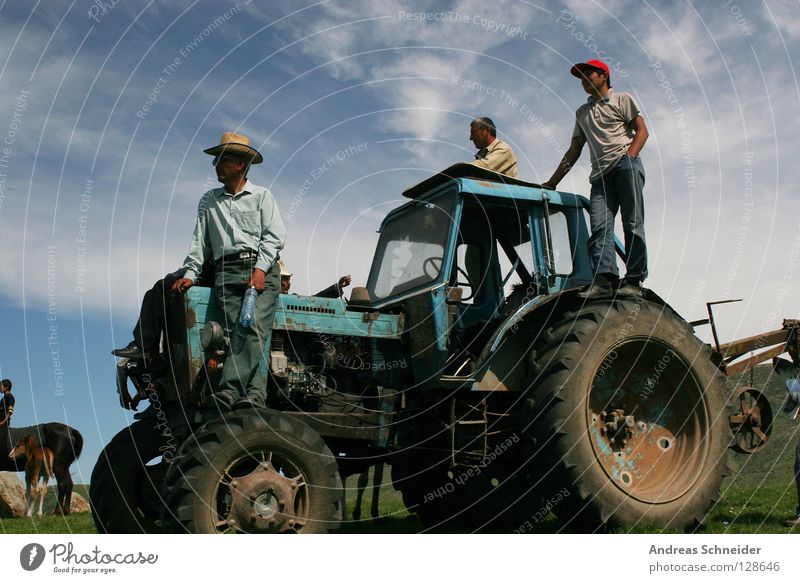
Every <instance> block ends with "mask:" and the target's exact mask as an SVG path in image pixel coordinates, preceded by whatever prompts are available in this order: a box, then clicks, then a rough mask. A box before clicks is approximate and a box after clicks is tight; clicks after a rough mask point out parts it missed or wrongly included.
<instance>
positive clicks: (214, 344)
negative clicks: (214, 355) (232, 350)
mask: <svg viewBox="0 0 800 583" xmlns="http://www.w3.org/2000/svg"><path fill="white" fill-rule="evenodd" d="M200 345H201V346H202V347H203V350H204V351H206V352H210V351H216V350H222V349H224V348H225V331H224V330H223V329H222V326H220V325H219V324H217V323H216V322H214V321H213V320H209V321H208V322H206V325H205V326H203V331H202V332H200Z"/></svg>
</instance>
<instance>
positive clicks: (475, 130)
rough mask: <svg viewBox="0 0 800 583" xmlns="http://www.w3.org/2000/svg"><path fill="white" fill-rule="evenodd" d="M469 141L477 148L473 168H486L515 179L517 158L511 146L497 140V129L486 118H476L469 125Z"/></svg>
mask: <svg viewBox="0 0 800 583" xmlns="http://www.w3.org/2000/svg"><path fill="white" fill-rule="evenodd" d="M469 139H470V141H471V142H472V143H473V144H475V147H476V148H478V152H477V153H476V154H475V161H474V162H473V164H475V166H480V167H481V168H488V169H489V170H494V171H495V172H499V173H500V174H505V175H506V176H510V177H511V178H516V177H517V158H516V156H514V152H513V150H511V146H509V145H508V144H506V143H505V142H502V141H500V140H498V139H497V128H496V127H495V125H494V122H493V121H492V120H491V119H489V118H488V117H476V118H475V119H474V120H472V123H471V124H469Z"/></svg>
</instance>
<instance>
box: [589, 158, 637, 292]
mask: <svg viewBox="0 0 800 583" xmlns="http://www.w3.org/2000/svg"><path fill="white" fill-rule="evenodd" d="M591 184H592V190H591V195H590V197H589V221H590V222H591V227H592V235H591V237H589V255H590V257H591V259H592V267H593V268H594V273H595V275H601V274H602V275H606V276H609V277H613V278H617V277H619V270H618V269H617V255H616V250H615V248H614V219H615V217H616V216H617V211H620V214H621V215H622V230H623V232H624V233H625V267H626V274H625V277H626V278H627V279H629V280H638V281H643V280H644V279H645V278H646V277H647V247H646V245H645V242H644V197H643V196H642V190H643V189H644V166H643V165H642V161H641V159H640V158H638V157H637V158H633V159H632V158H629V157H628V156H627V155H626V156H623V157H622V158H620V160H619V161H618V162H617V163H616V164H615V165H614V167H613V168H612V169H611V170H608V171H607V172H606V173H605V174H603V175H602V176H600V177H598V178H596V179H594V180H593V181H592V183H591Z"/></svg>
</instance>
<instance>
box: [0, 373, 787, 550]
mask: <svg viewBox="0 0 800 583" xmlns="http://www.w3.org/2000/svg"><path fill="white" fill-rule="evenodd" d="M770 370H771V367H769V366H768V365H767V366H761V367H757V368H756V369H755V370H754V372H753V374H752V378H751V374H750V373H746V374H744V375H740V376H739V377H736V378H733V379H730V380H729V383H728V384H729V388H730V389H731V391H733V390H734V389H735V388H736V387H737V386H742V385H747V386H754V387H756V388H758V389H759V390H763V391H764V392H765V394H766V395H767V397H768V399H769V402H770V404H771V405H772V407H773V413H774V415H775V423H774V427H773V432H772V436H771V438H770V442H769V443H768V444H767V446H766V447H765V448H764V450H763V451H761V452H760V453H758V454H755V455H750V456H748V455H742V454H737V453H734V452H730V454H729V456H728V465H729V467H730V470H731V474H730V476H729V477H728V478H726V479H725V481H724V482H723V485H722V499H721V501H720V502H719V503H718V504H717V505H716V506H714V508H712V509H711V511H710V512H709V515H708V518H707V520H706V523H705V524H704V525H703V526H702V527H701V528H700V529H698V531H697V532H698V533H708V534H722V533H759V534H761V533H781V534H784V533H787V532H794V533H800V528H797V527H795V528H794V529H789V528H786V527H783V526H781V524H780V521H781V519H783V518H787V517H790V516H792V515H793V513H794V508H795V488H794V481H793V464H794V450H795V446H796V444H797V440H798V439H800V422H791V421H789V420H788V419H786V417H785V416H784V415H782V414H781V413H780V412H779V410H778V409H779V407H780V404H781V402H782V400H783V397H784V395H785V389H784V388H783V386H782V384H781V383H780V382H779V381H778V380H776V379H775V378H771V377H770ZM390 473H391V472H390V471H389V470H388V468H387V470H386V471H385V472H384V483H383V486H382V488H381V498H380V513H381V516H382V518H381V519H380V520H379V521H373V520H372V518H371V517H370V515H369V508H370V500H371V495H372V493H371V489H368V490H367V492H366V493H365V495H364V500H363V502H362V508H361V510H362V519H361V521H359V522H352V521H351V522H346V523H344V524H342V526H341V527H340V529H339V532H341V533H350V534H353V533H359V534H366V533H416V532H421V531H424V530H425V529H424V528H423V526H422V524H421V523H420V521H419V519H418V518H417V517H416V515H414V514H410V513H409V512H408V511H407V510H406V509H405V507H404V506H403V502H402V500H401V498H400V494H399V492H396V491H395V490H394V489H393V488H392V485H391V483H390V481H389V475H390ZM355 481H356V480H355V478H350V480H348V486H349V489H348V507H349V509H350V512H352V508H353V505H354V502H355ZM51 490H53V489H52V488H51ZM86 490H87V488H86V486H85V485H84V486H76V487H75V491H76V492H78V493H79V494H81V495H82V496H84V497H86ZM52 497H53V494H52V492H51V493H50V494H49V495H48V499H47V500H46V508H48V507H50V508H51V507H52V506H53V505H54V501H53V500H52ZM524 521H525V518H521V522H524ZM531 522H533V521H531ZM568 530H569V529H568V527H567V526H565V525H564V524H563V523H562V522H560V521H559V520H558V518H556V517H555V516H554V515H553V514H550V515H549V516H547V517H546V518H545V519H543V520H541V521H539V522H537V523H533V524H531V529H530V532H532V533H539V534H545V533H556V532H567V531H568ZM0 531H1V532H3V533H14V534H35V533H39V534H42V533H59V534H82V533H95V532H96V531H95V528H94V524H93V523H92V518H91V514H90V513H88V512H86V513H81V514H73V515H71V516H68V517H59V516H45V517H43V518H41V519H30V518H14V519H0ZM441 532H455V531H452V530H447V529H441ZM615 532H617V533H658V532H663V531H661V530H660V529H657V528H653V527H650V526H648V525H637V526H635V527H632V528H626V529H620V530H617V531H615Z"/></svg>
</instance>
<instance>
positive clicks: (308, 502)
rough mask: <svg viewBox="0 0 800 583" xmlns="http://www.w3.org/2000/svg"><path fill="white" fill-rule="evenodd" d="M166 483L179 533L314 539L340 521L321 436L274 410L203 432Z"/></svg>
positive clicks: (334, 475)
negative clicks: (297, 535) (310, 536)
mask: <svg viewBox="0 0 800 583" xmlns="http://www.w3.org/2000/svg"><path fill="white" fill-rule="evenodd" d="M166 481H167V483H168V484H170V489H169V491H168V495H167V502H168V503H169V505H170V507H171V508H172V509H173V513H174V516H175V518H176V522H177V524H176V526H177V529H178V530H183V531H188V532H199V533H235V532H242V533H257V534H268V533H315V532H327V531H328V530H330V529H333V528H336V527H338V525H339V522H340V521H341V493H342V482H341V479H340V477H339V471H338V466H337V463H336V459H335V458H334V457H333V454H332V453H331V451H330V449H328V447H327V445H326V444H325V442H324V441H323V439H322V437H320V435H319V434H318V433H317V432H316V431H314V430H313V429H311V428H310V427H309V426H308V425H306V424H305V423H303V422H301V421H299V420H298V419H295V418H293V417H291V416H289V415H286V414H284V413H280V412H277V411H270V410H266V409H262V410H259V411H252V412H235V413H232V414H230V415H227V416H225V417H223V418H222V419H218V420H215V421H212V422H210V423H208V424H206V425H205V426H203V427H201V428H200V429H199V430H198V431H197V432H195V434H194V435H193V436H192V437H191V438H189V439H188V440H187V441H186V442H185V443H184V444H183V446H182V447H181V450H180V452H179V454H178V457H177V458H176V460H175V462H174V463H173V464H171V467H170V469H169V472H168V474H167V478H166Z"/></svg>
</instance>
